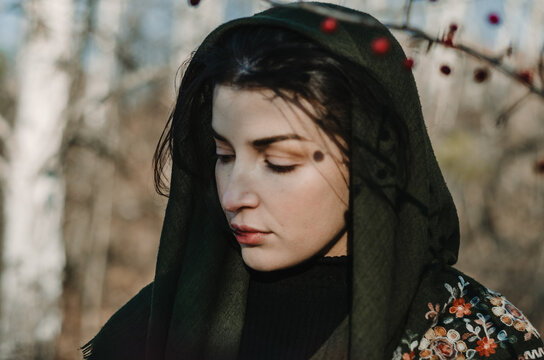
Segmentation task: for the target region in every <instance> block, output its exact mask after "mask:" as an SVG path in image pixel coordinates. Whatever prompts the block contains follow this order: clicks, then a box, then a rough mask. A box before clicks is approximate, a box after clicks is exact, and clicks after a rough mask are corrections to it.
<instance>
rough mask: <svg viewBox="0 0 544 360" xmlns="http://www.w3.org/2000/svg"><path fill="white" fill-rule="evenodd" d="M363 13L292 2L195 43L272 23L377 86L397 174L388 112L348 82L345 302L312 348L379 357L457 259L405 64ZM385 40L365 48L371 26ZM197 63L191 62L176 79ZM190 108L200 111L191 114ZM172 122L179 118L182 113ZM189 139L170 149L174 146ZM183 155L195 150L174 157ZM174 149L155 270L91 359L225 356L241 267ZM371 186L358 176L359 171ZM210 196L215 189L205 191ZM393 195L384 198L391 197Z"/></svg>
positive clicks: (242, 289)
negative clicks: (402, 148)
mask: <svg viewBox="0 0 544 360" xmlns="http://www.w3.org/2000/svg"><path fill="white" fill-rule="evenodd" d="M316 5H318V6H320V7H328V8H331V9H336V10H342V11H346V12H349V13H354V14H355V13H356V14H359V15H361V16H364V18H365V19H366V21H365V24H364V25H360V24H353V23H346V22H342V21H339V22H338V27H337V29H336V31H334V32H332V33H325V32H323V31H321V28H320V24H321V22H322V21H323V19H324V18H323V16H321V15H317V14H315V13H312V12H308V11H305V10H302V9H300V8H298V7H297V5H296V4H292V5H290V6H285V7H275V8H272V9H269V10H266V11H264V12H262V13H259V14H256V15H254V16H252V17H247V18H242V19H236V20H233V21H230V22H228V23H226V24H223V25H222V26H220V27H218V28H217V29H216V30H214V31H213V32H212V33H211V34H210V35H209V36H208V37H207V38H206V39H205V40H204V42H203V43H202V45H201V46H200V48H199V50H198V51H197V53H196V55H195V58H197V57H198V54H199V52H202V51H205V49H206V48H207V47H209V46H213V45H214V44H215V43H216V42H218V41H220V39H221V36H222V35H223V34H224V33H225V32H226V31H227V30H231V29H234V28H238V27H243V26H254V25H271V26H277V27H281V28H284V29H288V30H291V31H294V32H296V33H299V34H301V35H303V36H306V37H308V38H310V39H312V40H313V41H315V42H317V43H318V44H320V45H321V46H322V47H324V48H326V49H328V50H329V51H330V52H332V53H334V54H336V55H339V56H341V57H345V58H346V59H348V60H351V61H352V62H355V63H357V64H360V65H361V66H362V67H363V68H365V69H366V70H367V71H368V72H369V73H370V74H371V75H372V76H373V77H374V78H375V79H376V80H377V81H378V82H379V83H381V84H382V85H383V87H384V88H385V90H386V92H387V95H388V96H389V98H390V99H391V104H390V108H391V111H392V112H394V113H396V114H397V116H400V117H401V120H402V122H403V123H404V124H405V127H406V129H407V130H408V137H407V140H408V141H407V143H406V152H407V153H408V154H409V156H408V157H407V161H408V164H406V167H407V168H408V170H409V171H408V172H407V176H406V177H404V176H401V175H400V174H399V173H398V172H396V170H397V169H398V168H399V165H400V164H399V162H400V161H404V160H402V159H399V158H397V156H395V154H396V153H397V152H396V151H395V146H397V145H398V144H397V141H396V139H395V138H394V136H392V134H394V133H395V131H394V129H388V128H387V126H390V122H385V121H381V119H372V118H369V115H368V114H366V113H365V112H364V111H363V110H362V109H361V106H360V105H359V104H358V99H357V94H353V102H354V105H355V106H354V107H355V111H354V113H353V117H352V119H351V122H352V123H351V125H352V126H351V128H352V133H351V134H352V135H351V136H352V138H351V139H350V140H351V152H352V157H351V169H350V197H351V212H350V214H351V217H352V218H351V219H350V223H351V225H352V228H351V229H350V238H351V244H352V245H351V246H352V247H351V249H350V251H351V252H352V256H353V269H352V271H353V274H352V275H353V276H352V279H353V281H352V292H351V293H352V302H351V313H350V316H349V317H348V318H346V319H345V321H344V322H343V323H342V324H341V325H340V326H339V327H338V328H337V329H336V331H335V332H334V333H333V334H332V335H331V337H330V338H329V340H328V341H327V342H326V343H325V344H324V345H323V347H322V348H321V349H320V350H319V351H318V353H317V354H316V355H315V356H314V357H313V358H314V359H347V358H348V357H349V358H351V359H390V358H391V356H392V353H393V351H394V350H395V348H396V347H397V346H398V344H399V342H400V339H401V337H402V336H403V334H404V333H405V331H406V329H410V330H411V331H412V332H414V333H416V334H421V335H422V334H423V333H424V332H425V331H426V330H427V329H428V328H429V325H430V324H429V321H428V320H427V319H426V318H425V316H424V314H425V309H426V304H427V302H429V301H432V302H436V303H445V302H447V298H448V296H447V295H449V294H446V295H444V294H443V291H442V290H443V281H444V277H445V276H449V277H451V275H447V274H448V273H449V272H450V270H449V266H450V265H452V264H454V263H455V262H456V259H457V252H458V246H459V225H458V219H457V214H456V210H455V206H454V204H453V201H452V198H451V196H450V193H449V191H448V189H447V187H446V184H445V182H444V179H443V177H442V174H441V172H440V169H439V167H438V164H437V161H436V159H435V156H434V154H433V150H432V148H431V143H430V141H429V137H428V135H427V131H426V128H425V124H424V121H423V116H422V113H421V105H420V102H419V97H418V93H417V89H416V85H415V81H414V78H413V75H412V72H411V71H410V70H409V69H406V68H405V67H404V66H403V61H404V59H405V58H406V56H405V54H404V52H403V50H402V48H401V46H400V45H399V44H398V42H397V41H396V40H395V38H394V37H393V36H392V35H391V33H390V32H389V30H388V29H387V28H386V27H385V26H383V25H382V24H380V23H379V22H378V21H377V20H375V19H374V18H373V17H371V16H370V15H367V14H362V13H359V12H356V11H354V10H349V9H346V8H342V7H339V6H335V5H330V4H318V3H316ZM380 37H385V38H387V39H388V40H389V43H390V45H391V48H390V50H389V52H388V53H387V54H386V55H385V56H377V55H376V54H374V53H373V52H372V51H371V48H372V42H373V40H375V39H376V38H380ZM196 71H198V67H197V65H195V64H194V63H191V64H190V65H189V67H188V69H187V71H186V74H185V76H184V77H185V78H184V80H183V83H182V85H181V86H182V89H181V90H180V92H182V90H183V87H184V86H188V84H190V78H191V76H193V75H194V73H195V72H196ZM194 116H201V117H204V116H211V109H210V113H207V114H195V115H194ZM180 126H181V128H180V131H181V132H183V129H184V128H186V127H188V126H189V124H181V125H180ZM190 144H191V142H190V141H183V140H182V141H180V142H179V144H178V143H177V144H176V145H175V146H177V148H175V149H174V150H175V151H176V152H178V153H179V154H182V156H183V154H185V149H188V148H185V147H188V146H190ZM183 161H184V163H185V165H187V164H189V165H190V164H191V163H192V162H196V161H198V159H193V158H190V157H189V158H183ZM185 168H186V167H184V166H181V165H180V164H179V163H177V162H176V161H174V163H173V169H172V177H171V185H170V199H169V202H168V206H167V209H166V215H165V219H164V225H163V231H162V234H161V242H160V247H159V254H158V260H157V267H156V274H155V280H154V282H153V283H152V284H150V285H148V286H147V287H146V288H144V289H143V290H142V291H141V292H140V293H139V294H138V295H136V296H135V297H134V298H133V299H132V300H131V301H130V302H129V303H127V304H126V305H125V306H124V307H123V308H122V309H120V310H119V311H118V312H117V313H116V314H115V315H114V316H113V317H112V318H111V319H110V321H109V322H108V323H107V324H106V325H105V326H104V328H103V329H102V330H101V331H100V333H99V334H98V335H97V336H96V337H95V338H94V339H93V340H92V341H91V342H90V343H89V344H88V345H87V346H86V347H85V349H84V352H86V355H87V356H88V358H90V359H123V358H127V359H128V358H131V359H236V357H237V354H238V346H239V343H240V338H241V334H242V327H243V324H244V313H245V307H246V295H247V288H248V281H249V275H248V273H247V270H246V269H245V267H244V263H243V261H242V258H241V256H240V253H239V250H238V249H237V248H235V247H233V246H232V242H231V241H230V240H229V236H232V235H229V234H227V233H225V232H224V231H223V230H221V227H220V226H215V225H214V224H215V223H214V221H213V219H214V216H215V213H214V211H215V209H213V208H211V207H210V206H206V204H207V203H208V202H205V201H203V199H207V198H210V196H212V197H213V191H215V189H212V190H210V189H209V188H204V187H203V186H202V185H201V184H200V183H199V182H198V181H197V180H196V179H195V178H194V176H192V175H191V174H189V173H187V172H186V171H185V170H184V169H185ZM369 176H370V177H371V178H372V180H373V183H375V184H377V185H378V186H379V187H380V189H381V191H376V189H372V188H370V187H369V186H366V184H367V183H368V177H369ZM215 197H217V195H215ZM392 204H394V206H392Z"/></svg>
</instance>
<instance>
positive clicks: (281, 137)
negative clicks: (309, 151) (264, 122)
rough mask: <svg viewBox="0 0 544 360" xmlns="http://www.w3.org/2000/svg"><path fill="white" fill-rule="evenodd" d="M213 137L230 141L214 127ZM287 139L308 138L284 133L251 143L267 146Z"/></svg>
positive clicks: (303, 139) (256, 145) (258, 146)
mask: <svg viewBox="0 0 544 360" xmlns="http://www.w3.org/2000/svg"><path fill="white" fill-rule="evenodd" d="M212 133H213V137H214V138H216V139H217V140H219V141H223V142H226V143H228V142H229V141H228V140H227V139H226V138H225V137H224V136H222V135H220V134H218V133H217V132H216V131H215V130H214V129H213V128H212ZM285 140H301V141H306V140H307V139H305V138H303V137H302V136H300V135H298V134H282V135H274V136H269V137H265V138H261V139H256V140H253V141H251V145H252V146H253V147H254V148H266V147H267V146H269V145H270V144H272V143H275V142H278V141H285Z"/></svg>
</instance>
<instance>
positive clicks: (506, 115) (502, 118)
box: [495, 91, 531, 126]
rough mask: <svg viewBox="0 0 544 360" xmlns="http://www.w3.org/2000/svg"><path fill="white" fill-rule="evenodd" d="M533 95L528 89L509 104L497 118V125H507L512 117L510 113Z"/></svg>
mask: <svg viewBox="0 0 544 360" xmlns="http://www.w3.org/2000/svg"><path fill="white" fill-rule="evenodd" d="M530 95H531V92H530V91H528V92H527V93H525V94H523V95H522V96H521V97H520V98H519V99H517V100H516V101H514V102H513V103H512V104H511V105H510V106H508V107H507V108H506V109H505V110H503V111H502V112H501V113H500V114H499V116H498V117H497V120H496V122H495V123H496V125H497V126H501V125H506V123H507V122H508V119H510V115H512V113H513V112H514V111H515V110H516V109H517V108H518V107H519V106H520V105H521V104H522V103H523V102H524V101H525V100H526V99H527V98H528V97H529V96H530Z"/></svg>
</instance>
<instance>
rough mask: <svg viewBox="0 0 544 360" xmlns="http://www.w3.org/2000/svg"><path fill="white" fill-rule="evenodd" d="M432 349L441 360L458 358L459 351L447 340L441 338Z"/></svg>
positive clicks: (435, 341) (434, 342) (432, 345)
mask: <svg viewBox="0 0 544 360" xmlns="http://www.w3.org/2000/svg"><path fill="white" fill-rule="evenodd" d="M431 349H432V350H433V351H434V353H435V354H437V355H438V356H439V357H440V358H441V359H455V358H456V356H457V349H456V348H455V344H454V343H453V342H451V341H450V340H449V339H447V338H439V339H436V340H434V341H433V342H432V343H431Z"/></svg>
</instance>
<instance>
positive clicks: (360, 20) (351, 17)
mask: <svg viewBox="0 0 544 360" xmlns="http://www.w3.org/2000/svg"><path fill="white" fill-rule="evenodd" d="M264 1H265V2H267V3H269V4H270V5H271V6H274V7H282V6H287V3H285V2H283V1H278V0H264ZM291 6H296V7H299V8H301V9H305V10H307V11H311V12H313V13H315V14H319V15H323V16H330V17H334V18H336V19H338V20H341V21H345V22H350V23H354V24H360V25H364V26H368V27H377V26H379V25H377V24H375V23H374V22H371V21H370V20H369V19H367V18H365V17H363V16H361V15H359V14H353V13H345V12H343V11H341V10H335V9H329V8H324V7H320V6H317V5H315V4H312V3H306V2H303V1H299V2H297V3H295V5H291ZM410 8H411V1H409V0H408V3H407V8H406V15H405V17H406V16H409V11H410ZM384 25H385V26H386V27H388V28H389V29H392V30H399V31H404V32H408V33H410V34H411V35H412V36H413V37H414V38H418V39H422V40H426V41H427V42H428V43H429V47H430V46H432V45H433V44H439V45H442V46H445V47H449V48H452V49H454V50H457V51H460V52H463V53H465V54H467V55H469V56H471V57H473V58H475V59H478V60H481V61H483V62H486V63H487V64H488V65H490V66H491V67H493V68H495V69H497V70H498V71H500V72H502V73H503V74H505V75H506V76H508V77H510V78H511V79H513V80H515V81H517V82H519V83H520V84H522V85H523V86H525V87H527V88H528V89H529V91H530V92H531V93H533V94H536V95H538V96H540V97H541V98H543V99H544V89H542V88H537V87H536V86H535V85H534V84H533V83H532V82H530V81H527V79H526V78H525V77H523V76H522V75H521V72H520V71H518V70H516V69H514V68H511V67H509V66H507V65H505V64H503V63H502V62H501V58H502V57H492V56H488V55H485V54H484V53H482V52H479V51H477V50H475V49H473V48H471V47H468V46H465V45H462V44H452V43H451V42H450V41H448V42H446V41H445V40H446V39H441V38H438V37H435V36H432V35H430V34H428V33H426V32H425V31H423V30H421V29H419V28H416V27H413V26H410V25H409V24H408V22H407V21H405V23H404V24H393V23H385V24H384Z"/></svg>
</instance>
